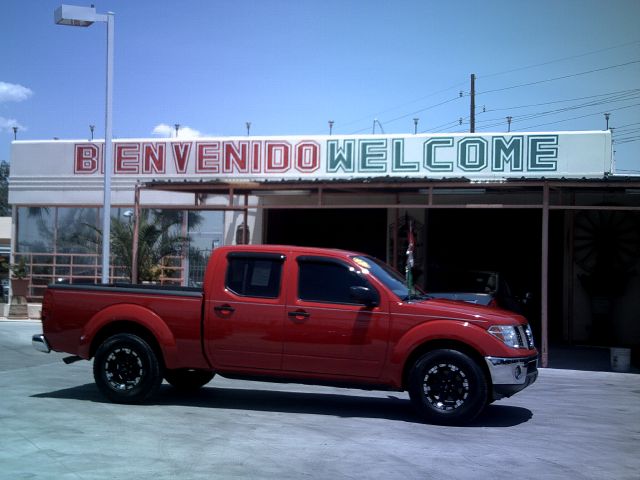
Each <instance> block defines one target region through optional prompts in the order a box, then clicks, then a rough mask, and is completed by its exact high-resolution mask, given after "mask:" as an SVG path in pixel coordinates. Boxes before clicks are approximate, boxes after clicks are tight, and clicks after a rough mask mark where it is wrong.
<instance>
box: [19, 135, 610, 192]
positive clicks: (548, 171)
mask: <svg viewBox="0 0 640 480" xmlns="http://www.w3.org/2000/svg"><path fill="white" fill-rule="evenodd" d="M12 147H13V149H12V158H11V179H12V182H11V198H13V199H14V200H19V201H14V202H13V203H23V202H25V201H28V199H27V198H24V195H19V194H18V192H19V191H22V192H26V191H32V192H33V195H34V197H35V195H36V194H37V192H38V191H39V192H40V193H41V194H44V193H45V191H49V190H51V188H53V190H58V189H59V188H60V187H62V186H64V187H65V188H66V189H69V188H71V189H76V188H77V189H79V190H77V191H75V192H73V194H72V195H71V196H72V197H74V198H76V197H83V198H84V197H86V196H83V195H81V194H79V193H78V192H79V191H97V192H99V191H100V190H101V187H102V181H101V179H102V172H103V161H102V154H103V143H102V142H99V141H94V142H92V141H68V140H67V141H60V140H58V141H46V142H45V141H37V142H29V141H18V142H13V144H12ZM611 161H612V157H611V134H610V132H608V131H597V132H540V133H531V132H526V133H512V134H505V133H499V134H488V133H482V134H420V135H394V134H389V135H355V136H344V135H339V136H338V135H335V136H308V137H298V136H296V137H248V136H247V137H215V138H193V139H182V138H171V139H122V140H116V141H114V144H113V172H112V178H113V187H114V190H116V191H117V190H118V188H120V189H123V190H131V189H132V186H133V184H134V183H135V182H136V181H137V180H141V181H150V180H165V181H166V180H172V181H176V180H177V181H184V180H190V181H193V180H197V181H206V180H214V179H215V180H233V181H237V180H251V181H265V180H266V181H268V180H282V179H301V180H323V179H327V180H329V179H331V180H337V179H345V180H347V179H358V178H375V177H396V178H403V177H408V178H424V179H431V180H438V179H445V178H469V179H472V180H494V181H495V180H501V179H506V178H527V179H536V178H563V177H564V178H602V177H603V176H604V175H605V174H608V173H610V172H611ZM47 197H49V196H48V195H47ZM91 198H92V199H93V198H94V196H93V195H91ZM53 200H54V199H53V198H51V201H52V203H56V202H54V201H53ZM57 200H58V201H60V197H58V199H57ZM33 201H34V200H33V199H32V200H31V202H33ZM76 201H87V200H86V198H85V200H82V199H81V198H77V200H74V201H73V202H71V203H74V202H76ZM116 201H117V200H116ZM42 202H43V200H42V197H40V201H38V202H37V203H42ZM63 203H68V202H64V201H63ZM95 203H98V204H99V203H100V197H99V196H98V197H95Z"/></svg>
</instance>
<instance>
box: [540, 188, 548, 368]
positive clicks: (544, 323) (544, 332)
mask: <svg viewBox="0 0 640 480" xmlns="http://www.w3.org/2000/svg"><path fill="white" fill-rule="evenodd" d="M541 273H542V274H541V277H542V278H541V289H540V322H541V333H540V335H541V337H542V338H541V340H540V345H541V350H542V352H541V360H542V366H543V367H547V366H548V364H549V338H548V332H549V329H548V326H549V289H548V286H549V184H548V183H547V182H545V183H544V186H543V187H542V267H541Z"/></svg>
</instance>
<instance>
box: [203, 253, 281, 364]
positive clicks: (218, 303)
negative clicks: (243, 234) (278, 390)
mask: <svg viewBox="0 0 640 480" xmlns="http://www.w3.org/2000/svg"><path fill="white" fill-rule="evenodd" d="M284 261H285V255H284V254H279V253H262V252H245V251H243V252H230V253H229V254H227V256H226V257H225V258H224V259H221V264H222V265H220V268H219V270H218V271H220V272H224V274H220V275H216V276H215V279H214V280H213V285H212V286H211V290H210V292H209V295H208V298H207V300H206V302H205V308H206V309H207V311H206V312H205V315H206V318H207V321H206V322H205V332H204V338H205V339H206V340H205V344H206V347H205V348H206V351H207V355H208V357H209V358H210V359H211V361H212V363H213V365H214V367H220V366H222V367H235V368H243V369H246V368H249V369H266V370H279V369H280V368H281V363H282V329H283V323H284V316H285V315H284V293H283V289H282V286H281V284H282V278H283V275H282V271H283V264H284Z"/></svg>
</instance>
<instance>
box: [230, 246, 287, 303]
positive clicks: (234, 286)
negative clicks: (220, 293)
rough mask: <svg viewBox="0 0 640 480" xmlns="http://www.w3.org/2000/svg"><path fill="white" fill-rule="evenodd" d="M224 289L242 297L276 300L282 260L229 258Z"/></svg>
mask: <svg viewBox="0 0 640 480" xmlns="http://www.w3.org/2000/svg"><path fill="white" fill-rule="evenodd" d="M227 261H228V266H227V276H226V278H225V287H226V288H227V289H229V290H231V291H232V292H233V293H235V294H236V295H241V296H243V297H261V298H277V297H278V296H279V295H280V278H281V276H282V259H280V258H260V257H258V256H237V257H234V256H229V257H228V259H227Z"/></svg>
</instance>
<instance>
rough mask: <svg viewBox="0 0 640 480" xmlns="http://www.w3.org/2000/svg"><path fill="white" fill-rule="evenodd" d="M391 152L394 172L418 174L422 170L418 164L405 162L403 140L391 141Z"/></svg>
mask: <svg viewBox="0 0 640 480" xmlns="http://www.w3.org/2000/svg"><path fill="white" fill-rule="evenodd" d="M391 150H392V152H393V153H392V155H393V168H392V171H394V172H417V171H418V170H419V168H420V164H419V163H418V162H405V161H404V140H403V139H402V138H396V139H393V140H391Z"/></svg>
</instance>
